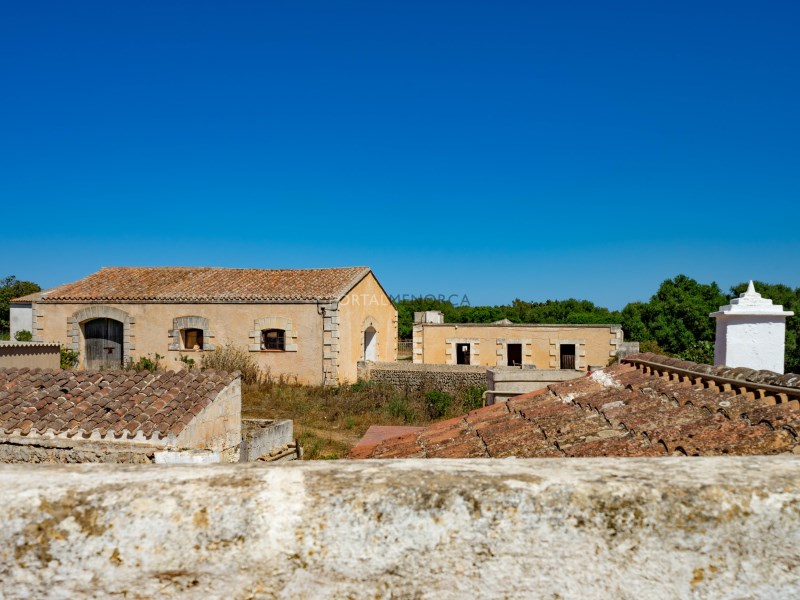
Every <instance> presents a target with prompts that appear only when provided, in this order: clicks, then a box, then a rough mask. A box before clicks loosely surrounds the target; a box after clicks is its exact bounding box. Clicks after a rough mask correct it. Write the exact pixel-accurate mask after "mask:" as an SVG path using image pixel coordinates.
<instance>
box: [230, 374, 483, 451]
mask: <svg viewBox="0 0 800 600" xmlns="http://www.w3.org/2000/svg"><path fill="white" fill-rule="evenodd" d="M484 389H485V388H482V387H466V388H462V389H460V390H458V391H456V392H454V393H444V392H441V391H439V390H431V389H412V388H403V389H398V388H395V387H393V386H390V385H386V384H377V383H373V382H365V381H359V382H357V383H354V384H351V385H340V386H338V387H324V386H307V385H299V384H296V383H293V382H291V381H286V380H283V379H277V380H276V379H272V378H264V379H262V380H261V381H260V382H257V383H244V384H243V385H242V416H243V417H244V418H250V419H292V420H293V421H294V434H295V437H297V438H298V439H299V440H300V443H301V445H302V446H303V448H304V457H305V458H306V459H309V460H325V459H334V458H341V457H343V456H345V455H346V454H347V453H348V452H349V451H350V449H351V448H352V447H353V446H354V445H355V444H356V442H358V440H359V439H361V436H363V435H364V433H365V432H366V431H367V429H369V427H370V426H371V425H417V426H425V425H428V424H430V423H431V422H433V421H435V420H439V419H446V418H451V417H455V416H458V415H463V414H466V413H467V412H469V411H470V410H472V409H474V408H477V407H478V406H480V405H481V393H482V392H483V390H484Z"/></svg>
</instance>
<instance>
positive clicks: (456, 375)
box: [358, 361, 489, 392]
mask: <svg viewBox="0 0 800 600" xmlns="http://www.w3.org/2000/svg"><path fill="white" fill-rule="evenodd" d="M358 366H359V379H364V380H366V381H377V382H381V383H388V384H390V385H393V386H395V387H397V388H406V387H407V388H411V389H438V390H442V391H446V392H454V391H456V390H458V389H460V388H464V387H473V386H474V387H486V370H487V369H488V368H489V367H482V366H477V365H426V364H413V363H404V362H397V363H382V362H378V363H372V362H363V361H362V362H359V365H358Z"/></svg>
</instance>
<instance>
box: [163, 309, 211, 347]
mask: <svg viewBox="0 0 800 600" xmlns="http://www.w3.org/2000/svg"><path fill="white" fill-rule="evenodd" d="M182 329H202V330H203V350H214V349H215V348H216V346H215V345H214V344H212V343H211V342H206V341H205V340H207V339H210V338H213V337H214V332H213V331H211V324H210V322H209V320H208V319H207V318H205V317H198V316H196V315H189V316H185V317H175V318H174V319H172V329H170V330H169V337H171V338H172V343H171V344H170V345H169V349H170V350H180V349H181V330H182Z"/></svg>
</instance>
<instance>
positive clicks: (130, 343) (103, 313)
mask: <svg viewBox="0 0 800 600" xmlns="http://www.w3.org/2000/svg"><path fill="white" fill-rule="evenodd" d="M92 319H114V320H115V321H119V322H120V323H122V362H123V364H125V363H127V362H129V361H130V360H131V359H132V357H131V351H132V350H136V346H135V344H134V325H135V324H136V320H135V319H134V317H132V316H131V315H129V314H128V313H127V312H125V311H124V310H122V309H119V308H114V307H113V306H103V305H102V304H98V305H92V306H87V307H86V308H82V309H80V310H78V311H76V312H74V313H73V314H72V316H71V317H68V318H67V337H68V338H69V342H68V344H67V347H68V348H69V349H70V350H72V351H74V352H80V351H81V341H82V340H81V338H82V337H83V334H82V331H81V325H82V324H83V323H85V322H86V321H90V320H92Z"/></svg>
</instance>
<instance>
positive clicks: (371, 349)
mask: <svg viewBox="0 0 800 600" xmlns="http://www.w3.org/2000/svg"><path fill="white" fill-rule="evenodd" d="M364 360H371V361H376V360H378V332H377V331H375V328H374V327H367V328H366V329H365V330H364Z"/></svg>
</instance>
